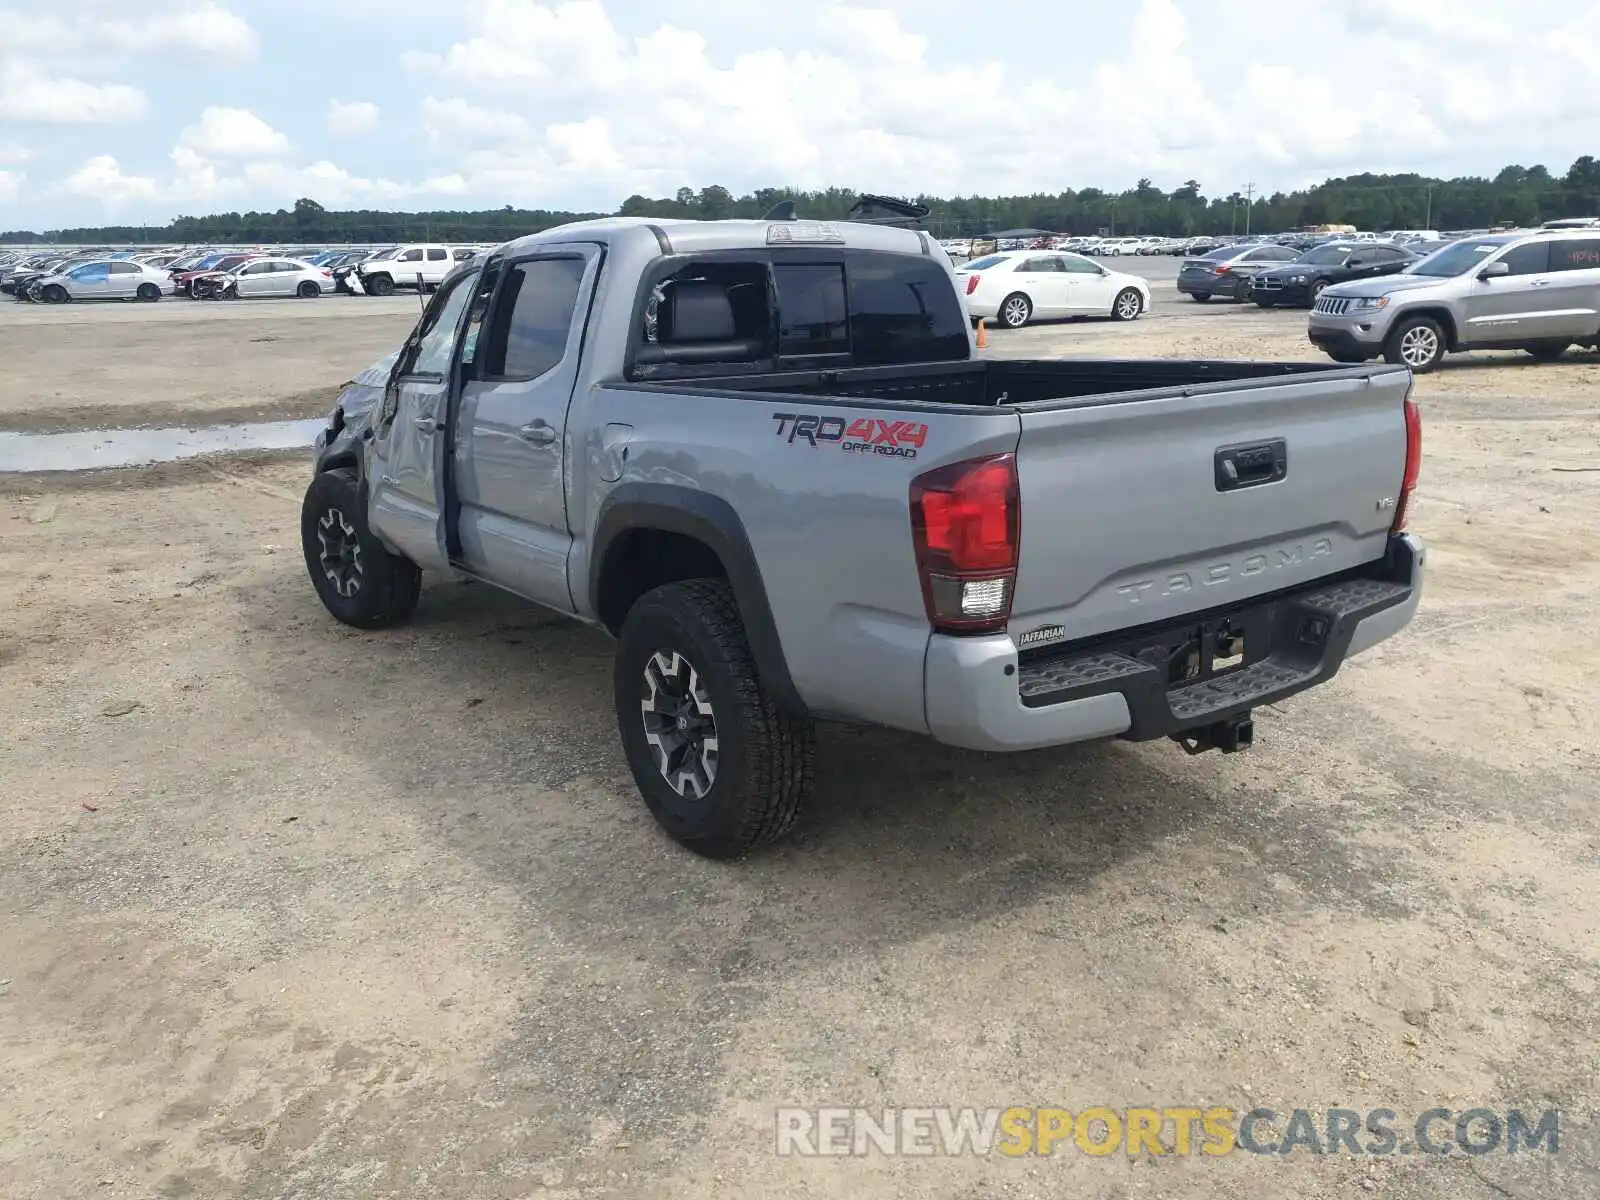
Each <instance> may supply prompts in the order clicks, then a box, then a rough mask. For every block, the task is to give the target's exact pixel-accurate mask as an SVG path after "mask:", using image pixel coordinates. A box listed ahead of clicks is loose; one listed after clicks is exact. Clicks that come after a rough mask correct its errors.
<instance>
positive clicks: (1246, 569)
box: [1117, 538, 1333, 604]
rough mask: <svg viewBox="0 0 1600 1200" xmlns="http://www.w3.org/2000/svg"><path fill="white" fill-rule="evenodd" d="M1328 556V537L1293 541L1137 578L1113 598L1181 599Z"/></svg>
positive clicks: (1330, 548)
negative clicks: (1191, 568)
mask: <svg viewBox="0 0 1600 1200" xmlns="http://www.w3.org/2000/svg"><path fill="white" fill-rule="evenodd" d="M1332 553H1333V542H1332V541H1330V540H1329V539H1328V538H1318V539H1317V540H1316V541H1314V542H1311V543H1309V544H1304V543H1299V542H1297V543H1295V544H1294V545H1293V546H1280V547H1279V548H1278V549H1276V550H1269V551H1267V552H1266V553H1264V554H1252V555H1250V556H1249V557H1248V558H1242V559H1238V560H1233V559H1223V560H1222V561H1221V562H1215V563H1212V564H1211V565H1209V566H1207V567H1204V568H1202V569H1200V570H1198V571H1174V572H1172V573H1171V574H1170V575H1164V576H1162V577H1161V578H1159V579H1140V580H1138V581H1136V582H1134V583H1125V584H1123V585H1122V586H1121V587H1119V588H1118V589H1117V595H1119V596H1122V597H1123V598H1124V599H1126V600H1127V601H1128V603H1129V604H1138V603H1139V602H1140V601H1142V600H1149V599H1157V600H1160V599H1165V598H1166V597H1168V596H1182V595H1185V594H1187V593H1189V592H1195V591H1199V590H1201V589H1202V588H1208V587H1216V586H1217V585H1218V584H1221V583H1227V582H1228V581H1229V580H1231V579H1244V578H1247V577H1248V576H1251V575H1262V574H1265V573H1266V572H1268V571H1281V570H1283V568H1285V567H1294V566H1299V565H1300V564H1302V563H1307V562H1311V561H1312V560H1314V559H1318V558H1327V557H1328V556H1329V555H1331V554H1332Z"/></svg>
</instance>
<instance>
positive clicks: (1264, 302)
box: [1256, 296, 1278, 308]
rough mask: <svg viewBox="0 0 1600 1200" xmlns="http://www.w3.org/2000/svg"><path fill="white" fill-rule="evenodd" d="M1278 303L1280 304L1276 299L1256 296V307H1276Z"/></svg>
mask: <svg viewBox="0 0 1600 1200" xmlns="http://www.w3.org/2000/svg"><path fill="white" fill-rule="evenodd" d="M1277 304H1278V302H1277V301H1276V300H1269V299H1267V297H1265V296H1257V297H1256V307H1257V308H1275V307H1277Z"/></svg>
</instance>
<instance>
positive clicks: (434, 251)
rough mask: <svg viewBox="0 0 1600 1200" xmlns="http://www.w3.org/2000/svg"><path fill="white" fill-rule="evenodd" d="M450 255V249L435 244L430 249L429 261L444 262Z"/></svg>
mask: <svg viewBox="0 0 1600 1200" xmlns="http://www.w3.org/2000/svg"><path fill="white" fill-rule="evenodd" d="M449 257H450V252H449V251H448V250H446V249H444V248H443V247H440V246H434V247H431V248H430V249H429V250H428V261H429V262H444V261H445V259H447V258H449Z"/></svg>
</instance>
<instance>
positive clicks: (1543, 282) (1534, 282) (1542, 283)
mask: <svg viewBox="0 0 1600 1200" xmlns="http://www.w3.org/2000/svg"><path fill="white" fill-rule="evenodd" d="M1528 286H1529V287H1549V286H1550V281H1549V280H1548V279H1531V280H1529V281H1528Z"/></svg>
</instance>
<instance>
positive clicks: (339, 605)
mask: <svg viewBox="0 0 1600 1200" xmlns="http://www.w3.org/2000/svg"><path fill="white" fill-rule="evenodd" d="M300 544H301V548H302V550H303V551H304V553H305V559H306V570H307V571H309V572H310V574H311V583H312V586H314V587H315V588H316V589H317V595H318V597H320V598H321V600H322V603H323V605H324V606H325V607H326V608H327V610H328V611H329V612H330V613H332V614H333V615H334V616H335V617H337V618H338V619H339V620H341V621H343V622H344V623H345V624H346V625H354V626H355V627H356V628H357V629H382V628H383V627H385V626H387V625H396V624H399V623H400V622H401V621H404V620H405V619H406V618H407V617H409V616H410V615H411V614H412V612H413V611H414V610H415V609H416V607H417V598H418V597H419V596H420V595H421V592H422V572H421V571H420V570H419V569H418V568H417V566H416V564H415V563H413V562H411V561H409V560H408V559H404V558H401V557H399V556H398V555H395V554H390V553H389V551H388V550H387V549H386V548H385V547H384V545H383V543H382V542H380V541H378V539H377V538H376V537H374V536H373V533H372V531H371V530H370V529H369V528H367V514H366V511H365V508H364V506H363V504H362V496H361V489H360V487H359V486H358V485H357V482H356V473H355V472H354V471H353V470H351V469H349V468H348V467H341V468H339V469H337V470H333V471H324V472H322V473H321V474H320V475H318V476H316V477H315V478H314V479H312V481H311V486H310V487H308V488H307V489H306V497H305V501H304V503H303V504H302V505H301V506H300Z"/></svg>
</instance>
